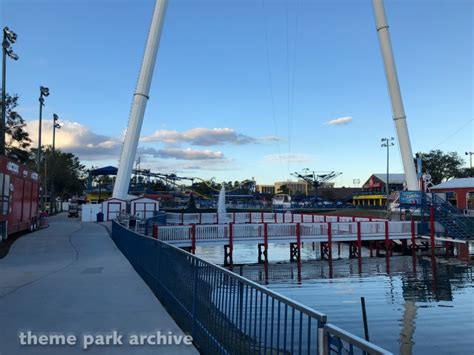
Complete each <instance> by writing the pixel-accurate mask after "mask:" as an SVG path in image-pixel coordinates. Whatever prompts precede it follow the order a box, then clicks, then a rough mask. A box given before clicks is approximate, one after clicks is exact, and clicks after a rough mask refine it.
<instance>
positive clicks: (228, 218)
mask: <svg viewBox="0 0 474 355" xmlns="http://www.w3.org/2000/svg"><path fill="white" fill-rule="evenodd" d="M166 216H167V223H168V224H170V225H180V224H219V223H229V222H232V223H236V224H241V223H279V224H281V223H325V222H333V223H339V222H357V221H363V222H368V221H374V222H375V221H381V222H383V221H385V219H381V218H372V217H371V218H369V217H355V216H333V215H319V214H313V213H291V212H289V211H287V212H229V213H226V214H223V215H221V214H218V213H181V212H180V213H177V212H168V213H167V214H166Z"/></svg>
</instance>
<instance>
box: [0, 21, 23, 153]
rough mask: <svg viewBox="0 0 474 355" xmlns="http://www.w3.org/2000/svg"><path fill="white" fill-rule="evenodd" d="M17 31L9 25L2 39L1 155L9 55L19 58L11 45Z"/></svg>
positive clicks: (3, 138)
mask: <svg viewBox="0 0 474 355" xmlns="http://www.w3.org/2000/svg"><path fill="white" fill-rule="evenodd" d="M16 37H17V35H16V33H15V32H13V31H12V30H10V29H9V28H8V27H4V28H3V41H2V54H3V55H2V119H1V120H0V155H5V120H6V114H7V112H6V111H7V92H6V87H5V86H6V80H7V79H6V78H7V56H8V57H10V58H11V59H13V60H18V58H19V57H18V55H16V54H15V53H14V52H13V49H11V48H10V46H11V45H12V44H13V43H15V41H16Z"/></svg>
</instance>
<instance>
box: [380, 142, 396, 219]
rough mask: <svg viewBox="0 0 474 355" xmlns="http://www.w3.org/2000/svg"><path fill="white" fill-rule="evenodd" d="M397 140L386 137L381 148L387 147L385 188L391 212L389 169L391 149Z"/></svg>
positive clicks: (388, 207) (388, 209) (388, 208)
mask: <svg viewBox="0 0 474 355" xmlns="http://www.w3.org/2000/svg"><path fill="white" fill-rule="evenodd" d="M394 140H395V138H393V137H390V138H389V137H385V138H382V139H381V142H382V144H381V145H380V146H381V147H386V148H387V181H386V185H385V186H386V187H385V192H386V193H387V211H390V203H389V197H390V181H389V167H390V147H393V146H394V145H395V143H393V141H394Z"/></svg>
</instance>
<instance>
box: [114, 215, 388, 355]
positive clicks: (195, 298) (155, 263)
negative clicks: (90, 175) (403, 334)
mask: <svg viewBox="0 0 474 355" xmlns="http://www.w3.org/2000/svg"><path fill="white" fill-rule="evenodd" d="M112 238H113V240H114V241H115V243H116V244H117V246H118V247H119V248H120V250H121V251H122V252H123V253H124V255H125V256H126V257H127V258H128V260H129V261H130V262H131V264H132V265H133V266H134V268H135V269H136V270H137V272H138V273H139V274H140V275H141V276H142V278H143V279H144V280H145V282H146V283H147V284H148V286H149V287H150V288H151V289H152V290H153V292H154V293H155V294H156V296H157V297H158V299H159V300H160V301H161V303H162V304H163V305H164V306H165V308H166V309H167V311H168V312H169V313H170V314H171V316H172V317H173V318H174V319H175V321H176V323H177V324H178V325H179V326H180V327H181V329H182V330H183V331H184V332H185V333H188V334H190V335H192V337H193V340H194V344H195V345H196V347H197V348H198V349H199V350H200V351H201V353H203V354H262V353H263V354H273V353H275V354H280V353H282V354H303V353H304V354H346V353H348V354H355V353H357V351H358V352H359V353H368V354H389V353H388V352H386V351H385V350H383V349H381V348H379V347H377V346H375V345H373V344H371V343H369V342H366V341H365V340H363V339H361V338H359V337H357V336H354V335H352V334H350V333H347V332H344V331H343V330H341V329H339V328H337V327H334V326H332V325H329V324H327V317H326V315H324V314H322V313H319V312H317V311H314V310H312V309H310V308H308V307H306V306H304V305H302V304H300V303H298V302H295V301H293V300H290V299H288V298H286V297H284V296H282V295H280V294H278V293H275V292H273V291H271V290H269V289H267V288H265V287H263V286H261V285H259V284H257V283H254V282H252V281H250V280H247V279H245V278H243V277H241V276H239V275H237V274H234V273H233V272H231V271H229V270H226V269H224V268H222V267H220V266H217V265H214V264H211V263H209V262H207V261H205V260H203V259H201V258H199V257H196V256H195V255H192V254H190V253H188V252H186V251H183V250H181V249H179V248H177V247H174V246H172V245H169V244H167V243H164V242H161V241H158V240H156V239H153V238H150V237H146V236H143V235H140V234H137V233H135V232H133V231H131V230H128V229H127V228H125V227H124V226H122V225H120V224H119V223H117V222H116V221H114V222H113V224H112Z"/></svg>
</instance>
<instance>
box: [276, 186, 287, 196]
mask: <svg viewBox="0 0 474 355" xmlns="http://www.w3.org/2000/svg"><path fill="white" fill-rule="evenodd" d="M277 193H279V194H287V195H289V194H290V189H289V188H288V185H281V186H280V188H279V189H278V191H277Z"/></svg>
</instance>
